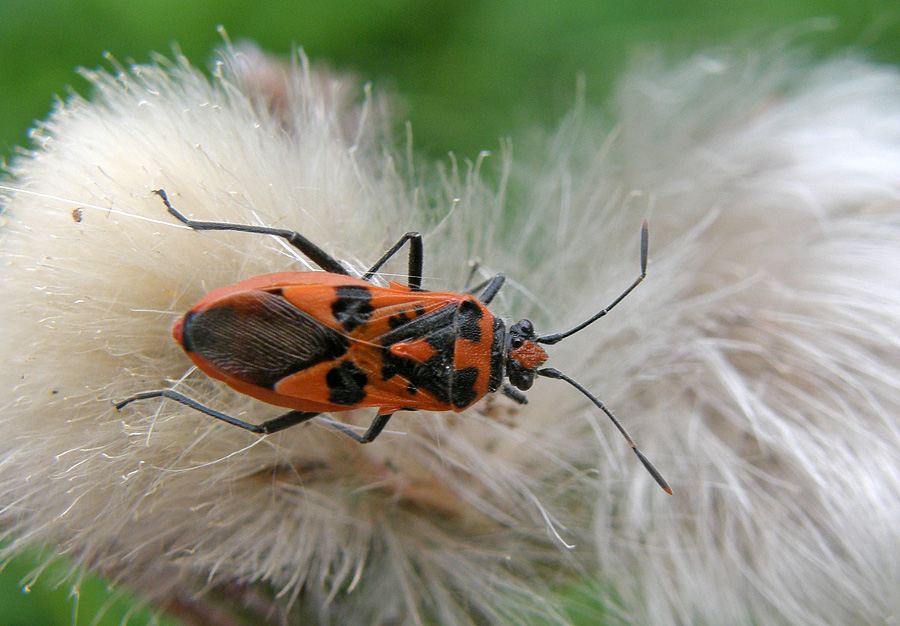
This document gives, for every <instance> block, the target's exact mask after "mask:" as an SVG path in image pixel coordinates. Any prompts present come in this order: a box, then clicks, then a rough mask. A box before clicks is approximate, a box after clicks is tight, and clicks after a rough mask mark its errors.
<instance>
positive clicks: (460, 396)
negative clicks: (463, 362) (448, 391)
mask: <svg viewBox="0 0 900 626" xmlns="http://www.w3.org/2000/svg"><path fill="white" fill-rule="evenodd" d="M477 380H478V368H477V367H465V368H463V369H461V370H454V371H453V393H452V396H451V398H450V399H451V401H452V402H453V406H455V407H456V408H458V409H462V408H465V407H467V406H469V405H470V404H472V403H473V402H475V399H476V398H477V397H478V392H477V391H475V382H476V381H477Z"/></svg>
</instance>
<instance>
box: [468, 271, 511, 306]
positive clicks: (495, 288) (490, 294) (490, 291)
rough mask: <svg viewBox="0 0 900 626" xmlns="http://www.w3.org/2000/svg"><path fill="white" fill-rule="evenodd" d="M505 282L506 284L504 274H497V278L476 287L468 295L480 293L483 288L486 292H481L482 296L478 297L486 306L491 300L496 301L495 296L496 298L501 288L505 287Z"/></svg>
mask: <svg viewBox="0 0 900 626" xmlns="http://www.w3.org/2000/svg"><path fill="white" fill-rule="evenodd" d="M504 282H506V276H504V275H503V274H497V275H496V276H494V277H492V278H489V279H488V280H486V281H484V282H483V283H481V284H480V285H475V287H473V288H472V289H471V291H469V292H468V293H472V292H475V291H478V290H479V289H481V288H482V287H483V288H484V291H482V292H481V295H480V296H478V299H479V300H480V301H481V302H483V303H484V304H490V303H491V300H493V299H494V296H496V295H497V294H498V293H499V292H500V288H501V287H502V286H503V283H504Z"/></svg>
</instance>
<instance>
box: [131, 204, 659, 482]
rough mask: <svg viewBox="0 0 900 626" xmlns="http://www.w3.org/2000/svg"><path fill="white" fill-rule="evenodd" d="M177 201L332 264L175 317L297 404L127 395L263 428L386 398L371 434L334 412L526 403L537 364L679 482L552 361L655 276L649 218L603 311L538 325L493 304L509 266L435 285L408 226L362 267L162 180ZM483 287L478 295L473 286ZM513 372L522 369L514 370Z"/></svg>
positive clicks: (242, 378) (256, 382) (212, 364)
mask: <svg viewBox="0 0 900 626" xmlns="http://www.w3.org/2000/svg"><path fill="white" fill-rule="evenodd" d="M154 193H156V194H157V195H159V196H160V197H161V198H162V200H163V202H164V203H165V205H166V208H167V209H168V211H169V213H170V214H171V215H172V216H173V217H175V218H176V219H178V220H180V221H181V222H183V223H184V224H186V225H187V226H189V227H191V228H193V229H194V230H231V231H240V232H249V233H257V234H263V235H275V236H277V237H282V238H284V239H285V240H286V241H287V242H288V243H290V244H291V245H292V246H294V247H295V248H297V249H298V250H299V251H300V252H302V253H303V254H304V255H305V256H307V257H308V258H309V259H310V260H312V261H313V262H314V263H315V264H316V265H318V266H319V267H321V268H322V269H323V270H324V271H321V272H319V271H315V272H279V273H275V274H266V275H263V276H256V277H254V278H250V279H247V280H244V281H241V282H239V283H236V284H234V285H231V286H229V287H223V288H221V289H216V290H215V291H212V292H211V293H209V294H208V295H207V296H206V297H204V298H203V299H202V300H200V302H198V303H197V304H195V305H194V307H193V308H191V310H190V311H188V312H187V313H186V314H185V315H184V317H182V318H181V319H179V320H178V321H177V322H176V323H175V328H174V331H173V334H174V336H175V339H176V340H177V341H178V343H179V344H180V345H181V347H182V348H184V351H185V352H186V353H187V355H188V356H189V357H190V359H191V360H192V361H193V362H194V364H195V365H196V366H197V367H198V368H199V369H200V370H202V371H203V372H205V373H206V374H207V375H209V376H211V377H212V378H216V379H218V380H221V381H223V382H225V383H226V384H228V385H229V386H231V387H232V388H234V389H236V390H237V391H239V392H241V393H243V394H246V395H248V396H251V397H253V398H256V399H258V400H262V401H263V402H267V403H269V404H273V405H276V406H281V407H285V408H288V409H290V411H288V412H287V413H285V414H283V415H280V416H278V417H275V418H273V419H270V420H267V421H265V422H263V423H261V424H252V423H250V422H245V421H243V420H240V419H237V418H235V417H232V416H230V415H226V414H224V413H221V412H219V411H216V410H215V409H211V408H209V407H207V406H204V405H202V404H200V403H199V402H197V401H196V400H193V399H191V398H189V397H187V396H185V395H183V394H180V393H178V392H176V391H173V390H171V389H164V390H160V391H148V392H144V393H139V394H137V395H135V396H132V397H131V398H128V399H126V400H123V401H121V402H119V403H117V404H116V408H117V409H121V408H122V407H124V406H125V405H127V404H129V403H131V402H133V401H135V400H142V399H147V398H158V397H164V398H169V399H170V400H175V401H176V402H180V403H181V404H184V405H186V406H189V407H191V408H192V409H195V410H197V411H200V412H201V413H205V414H206V415H209V416H211V417H215V418H216V419H219V420H222V421H224V422H228V423H229V424H232V425H234V426H238V427H240V428H243V429H245V430H249V431H252V432H255V433H261V434H269V433H274V432H278V431H279V430H283V429H285V428H288V427H290V426H294V425H296V424H300V423H302V422H305V421H307V420H309V419H312V418H313V417H316V416H318V415H319V414H321V413H331V412H339V411H348V410H350V409H355V408H359V407H375V408H377V409H378V413H377V415H376V417H375V419H374V420H373V421H372V424H371V425H370V426H369V428H368V429H367V430H366V431H365V433H363V434H362V435H360V434H358V433H356V432H354V431H353V430H351V429H350V428H349V427H347V426H346V425H344V424H341V423H339V422H335V421H332V420H327V421H328V422H329V423H330V424H331V425H332V426H334V427H335V428H337V429H339V430H341V431H343V432H344V433H346V434H347V435H349V436H350V437H352V438H353V439H355V440H356V441H358V442H360V443H368V442H370V441H372V440H374V439H375V438H376V437H377V436H378V435H379V433H381V431H382V430H383V429H384V427H385V426H386V425H387V423H388V420H389V419H390V418H391V415H393V413H394V412H396V411H415V410H423V411H462V410H464V409H466V408H468V407H470V406H472V405H473V404H475V403H476V402H478V401H479V400H480V399H481V398H483V397H484V396H485V395H486V394H488V393H491V392H494V391H500V392H501V393H503V394H505V395H507V396H509V397H510V398H512V399H513V400H515V401H516V402H518V403H520V404H525V403H526V402H527V399H526V398H525V394H523V393H522V392H523V391H526V390H528V389H530V388H531V386H532V383H533V382H534V378H535V376H544V377H547V378H557V379H560V380H564V381H566V382H567V383H569V384H570V385H572V386H573V387H575V388H576V389H578V390H579V391H580V392H581V393H583V394H584V395H585V396H586V397H587V398H588V399H589V400H590V401H591V402H592V403H593V404H594V405H595V406H597V407H598V408H599V409H600V410H602V411H603V412H604V413H606V415H607V416H608V417H609V418H610V419H611V420H612V421H613V423H614V424H615V426H616V428H618V430H619V432H621V433H622V435H623V436H624V437H625V439H626V441H628V444H629V445H630V446H631V448H632V449H633V450H634V452H635V453H636V454H637V456H638V458H639V459H640V460H641V463H643V464H644V466H645V467H646V468H647V470H648V471H649V472H650V473H651V474H652V475H653V477H654V478H655V479H656V482H658V483H659V484H660V486H661V487H662V488H663V489H665V490H666V491H667V492H668V493H672V490H671V489H670V488H669V485H668V484H667V483H666V481H665V479H664V478H663V477H662V476H661V475H660V473H659V472H658V471H657V470H656V468H655V467H654V466H653V464H652V463H650V461H649V460H648V459H647V458H646V457H645V456H644V454H643V453H642V452H641V451H640V450H638V448H637V446H636V445H635V444H634V441H633V440H632V439H631V437H630V436H629V435H628V433H627V432H626V431H625V429H624V427H623V426H622V425H621V424H620V423H619V421H618V419H616V417H615V416H614V415H613V414H612V413H611V412H610V411H609V410H608V409H607V408H606V407H605V406H604V405H603V403H602V402H600V400H598V399H597V398H596V397H595V396H593V395H592V394H591V393H590V392H589V391H588V390H587V389H585V388H584V387H583V386H581V385H580V384H579V383H578V382H576V381H575V380H573V379H571V378H569V377H568V376H566V375H565V374H563V373H562V372H560V371H559V370H556V369H553V368H546V367H541V365H543V363H544V361H546V360H547V354H546V352H544V349H543V348H541V346H540V345H539V344H545V345H552V344H555V343H557V342H559V341H561V340H562V339H565V338H566V337H569V336H570V335H573V334H575V333H577V332H578V331H580V330H582V329H583V328H585V327H586V326H588V325H589V324H592V323H594V322H595V321H597V320H598V319H600V318H601V317H603V316H604V315H606V314H607V313H608V312H609V311H610V310H611V309H612V308H613V307H615V306H616V305H617V304H618V303H619V302H621V301H622V299H623V298H624V297H625V296H627V295H628V294H629V293H631V291H632V290H633V289H634V288H635V287H637V285H638V284H639V283H640V282H641V281H642V280H643V279H644V276H645V275H646V272H647V237H648V236H647V223H646V222H644V225H643V228H642V229H641V273H640V276H639V277H638V278H637V279H636V280H635V281H634V282H633V283H632V284H631V285H630V286H629V287H628V288H627V289H626V290H625V291H624V292H622V294H621V295H619V296H618V297H617V298H616V299H615V300H613V302H612V303H611V304H610V305H609V306H607V307H606V308H604V309H603V310H602V311H600V312H598V313H596V314H595V315H593V316H591V317H590V318H589V319H587V320H585V321H584V322H582V323H581V324H579V325H578V326H575V327H574V328H572V329H570V330H568V331H566V332H562V333H556V334H553V335H542V336H539V335H537V334H536V333H535V330H534V326H533V325H532V323H531V322H530V321H529V320H527V319H522V320H519V321H518V322H516V323H515V324H512V325H511V326H509V327H507V325H506V323H505V322H504V321H503V320H501V319H500V318H497V317H494V316H493V315H492V314H491V312H490V311H489V310H488V309H487V305H488V304H490V302H491V300H493V299H494V297H495V296H496V295H497V293H498V292H499V291H500V288H501V287H502V285H503V282H504V280H505V277H504V276H503V274H497V275H496V276H494V277H493V278H491V279H489V280H487V281H485V282H483V283H482V284H480V285H478V286H476V287H474V288H473V289H471V290H469V291H468V292H467V293H462V294H458V293H440V292H433V291H425V290H423V289H422V263H423V258H422V237H421V236H420V235H419V233H415V232H409V233H406V234H405V235H403V237H401V238H400V240H399V241H397V243H395V244H394V245H393V246H391V248H390V249H389V250H388V251H387V252H385V253H384V254H383V255H382V257H381V258H380V259H378V261H376V262H375V264H374V265H372V267H371V268H369V270H368V271H367V272H366V273H365V274H363V275H362V277H360V278H355V277H353V276H351V275H350V272H349V271H348V270H347V269H346V268H345V267H344V266H343V264H341V263H340V262H339V261H337V260H336V259H334V258H332V257H331V256H330V255H329V254H327V253H326V252H325V251H324V250H322V249H321V248H319V247H318V246H316V245H315V244H313V243H312V242H311V241H309V240H308V239H306V238H305V237H304V236H303V235H301V234H299V233H296V232H292V231H288V230H282V229H278V228H268V227H264V226H251V225H242V224H228V223H221V222H198V221H194V220H189V219H187V218H186V217H185V216H184V215H182V214H181V213H180V212H179V211H178V210H176V209H175V208H174V207H173V206H172V205H171V203H170V202H169V199H168V197H167V196H166V193H165V191H163V190H162V189H160V190H157V191H155V192H154ZM406 244H409V278H408V282H407V284H406V285H400V284H398V283H394V282H392V283H390V284H389V285H388V286H387V287H379V286H377V285H373V284H371V282H370V281H371V279H372V277H373V276H374V275H375V273H376V272H377V271H378V270H379V269H380V268H381V267H382V265H384V264H385V263H386V262H387V261H388V259H390V258H391V257H392V256H393V255H394V254H396V253H397V251H398V250H400V248H402V247H403V246H404V245H406ZM473 294H477V295H473ZM504 379H507V380H508V381H509V382H505V381H504Z"/></svg>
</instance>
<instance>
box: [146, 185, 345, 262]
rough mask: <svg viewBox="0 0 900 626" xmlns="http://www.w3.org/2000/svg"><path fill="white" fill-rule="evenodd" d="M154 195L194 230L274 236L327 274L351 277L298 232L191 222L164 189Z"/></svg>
mask: <svg viewBox="0 0 900 626" xmlns="http://www.w3.org/2000/svg"><path fill="white" fill-rule="evenodd" d="M153 193H155V194H156V195H158V196H159V197H160V198H162V201H163V203H164V204H165V205H166V209H168V211H169V214H170V215H171V216H172V217H174V218H175V219H177V220H178V221H180V222H181V223H182V224H184V225H185V226H189V227H190V228H193V229H194V230H234V231H238V232H242V233H256V234H258V235H274V236H276V237H281V238H282V239H284V240H285V241H287V242H288V243H289V244H291V245H292V246H294V247H295V248H297V250H299V251H300V252H302V253H303V254H304V255H305V256H306V257H308V258H309V260H310V261H312V262H313V263H315V264H316V265H318V266H319V267H321V268H322V269H323V270H325V271H326V272H331V273H332V274H343V275H345V276H349V275H350V272H349V271H347V268H345V267H344V266H343V265H341V263H340V261H338V260H337V259H335V258H334V257H332V256H331V255H330V254H328V253H327V252H325V251H324V250H322V248H320V247H319V246H317V245H316V244H314V243H313V242H311V241H310V240H309V239H307V238H306V237H304V236H303V235H301V234H300V233H298V232H295V231H292V230H285V229H283V228H269V227H267V226H253V225H250V224H229V223H227V222H199V221H196V220H190V219H188V218H187V217H185V216H184V214H183V213H181V211H179V210H178V209H176V208H175V207H173V206H172V203H171V202H169V196H168V195H166V192H165V190H164V189H154V190H153Z"/></svg>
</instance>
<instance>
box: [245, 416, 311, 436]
mask: <svg viewBox="0 0 900 626" xmlns="http://www.w3.org/2000/svg"><path fill="white" fill-rule="evenodd" d="M316 415H321V413H318V412H316V411H288V412H287V413H283V414H282V415H279V416H278V417H273V418H272V419H270V420H266V421H265V422H263V423H262V424H260V425H259V427H260V428H261V429H262V432H264V433H265V434H267V435H268V434H271V433H277V432H278V431H279V430H284V429H285V428H290V427H291V426H296V425H297V424H302V423H303V422H306V421H309V420H311V419H312V418H314V417H315V416H316Z"/></svg>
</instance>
